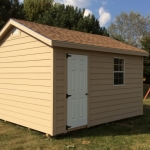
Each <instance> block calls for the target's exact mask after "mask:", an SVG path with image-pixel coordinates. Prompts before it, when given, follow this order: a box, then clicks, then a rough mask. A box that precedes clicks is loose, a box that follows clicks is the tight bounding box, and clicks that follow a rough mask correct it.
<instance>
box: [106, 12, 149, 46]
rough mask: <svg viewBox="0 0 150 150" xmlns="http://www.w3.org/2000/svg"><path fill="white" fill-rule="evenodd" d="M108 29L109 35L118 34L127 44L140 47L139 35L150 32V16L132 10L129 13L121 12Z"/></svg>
mask: <svg viewBox="0 0 150 150" xmlns="http://www.w3.org/2000/svg"><path fill="white" fill-rule="evenodd" d="M108 31H109V34H110V36H111V37H115V36H116V35H117V36H118V35H119V36H121V37H122V39H123V41H125V42H127V43H128V44H130V45H133V46H135V47H141V44H140V40H141V37H143V36H146V35H147V33H148V32H150V18H149V16H146V17H144V16H142V15H141V14H140V13H136V12H133V11H131V12H130V13H126V12H122V13H121V14H120V15H118V16H116V18H115V21H114V22H112V23H111V25H110V26H109V28H108ZM119 39H120V38H119Z"/></svg>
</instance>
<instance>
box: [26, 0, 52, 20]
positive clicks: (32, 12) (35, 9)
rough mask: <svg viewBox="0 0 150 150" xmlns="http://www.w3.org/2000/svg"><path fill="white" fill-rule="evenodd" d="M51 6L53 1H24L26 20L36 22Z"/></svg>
mask: <svg viewBox="0 0 150 150" xmlns="http://www.w3.org/2000/svg"><path fill="white" fill-rule="evenodd" d="M53 4H54V0H24V10H25V12H26V14H25V17H26V20H29V21H36V20H37V19H38V17H39V15H41V14H43V12H46V11H48V10H49V9H50V8H51V7H52V5H53Z"/></svg>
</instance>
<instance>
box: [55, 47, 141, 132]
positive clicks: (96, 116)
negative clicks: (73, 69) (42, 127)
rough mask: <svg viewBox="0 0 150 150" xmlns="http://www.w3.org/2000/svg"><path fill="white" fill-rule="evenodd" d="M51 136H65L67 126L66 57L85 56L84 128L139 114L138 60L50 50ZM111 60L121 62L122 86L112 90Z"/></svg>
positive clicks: (62, 49)
mask: <svg viewBox="0 0 150 150" xmlns="http://www.w3.org/2000/svg"><path fill="white" fill-rule="evenodd" d="M54 51H55V55H56V57H55V61H54V62H55V82H56V84H55V85H56V86H55V92H54V93H55V96H56V98H55V108H54V109H55V110H56V115H55V116H54V120H55V125H56V128H55V134H61V133H65V132H66V131H65V125H66V123H67V100H66V98H65V95H66V93H67V74H66V72H67V58H66V53H70V54H79V55H86V56H88V60H89V61H88V65H89V66H88V72H89V74H88V78H89V79H88V93H89V96H88V125H87V126H88V127H90V126H94V125H98V124H102V123H107V122H111V121H115V120H119V119H124V118H128V117H133V116H137V115H142V114H143V106H142V91H143V90H142V86H143V81H142V78H143V74H142V73H143V60H142V57H138V56H130V55H120V54H111V53H98V52H89V51H82V50H75V49H74V50H73V49H64V48H58V47H55V48H54ZM114 57H118V58H124V59H125V84H124V85H123V86H114V79H113V73H114V64H113V62H114Z"/></svg>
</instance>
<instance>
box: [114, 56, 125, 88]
mask: <svg viewBox="0 0 150 150" xmlns="http://www.w3.org/2000/svg"><path fill="white" fill-rule="evenodd" d="M115 58H116V59H123V60H124V66H123V70H124V71H114V59H115ZM114 59H113V86H124V85H125V58H122V57H114ZM115 72H120V73H121V72H122V73H123V84H118V85H115V84H114V73H115Z"/></svg>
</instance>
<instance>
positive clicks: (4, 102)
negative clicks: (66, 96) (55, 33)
mask: <svg viewBox="0 0 150 150" xmlns="http://www.w3.org/2000/svg"><path fill="white" fill-rule="evenodd" d="M12 31H13V29H11V30H10V31H9V33H8V34H7V35H6V36H5V37H3V39H2V41H1V43H0V119H3V120H6V121H9V122H13V123H15V124H19V125H22V126H25V127H28V128H31V129H35V130H38V131H41V132H45V133H47V134H50V135H52V134H53V128H52V122H53V120H52V115H53V107H52V105H53V86H52V85H53V49H52V48H51V47H49V46H47V45H45V44H43V43H42V42H40V41H38V40H37V39H35V38H33V37H31V36H30V35H28V34H26V33H24V32H22V31H21V32H20V34H19V35H15V36H12V34H11V33H12Z"/></svg>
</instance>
